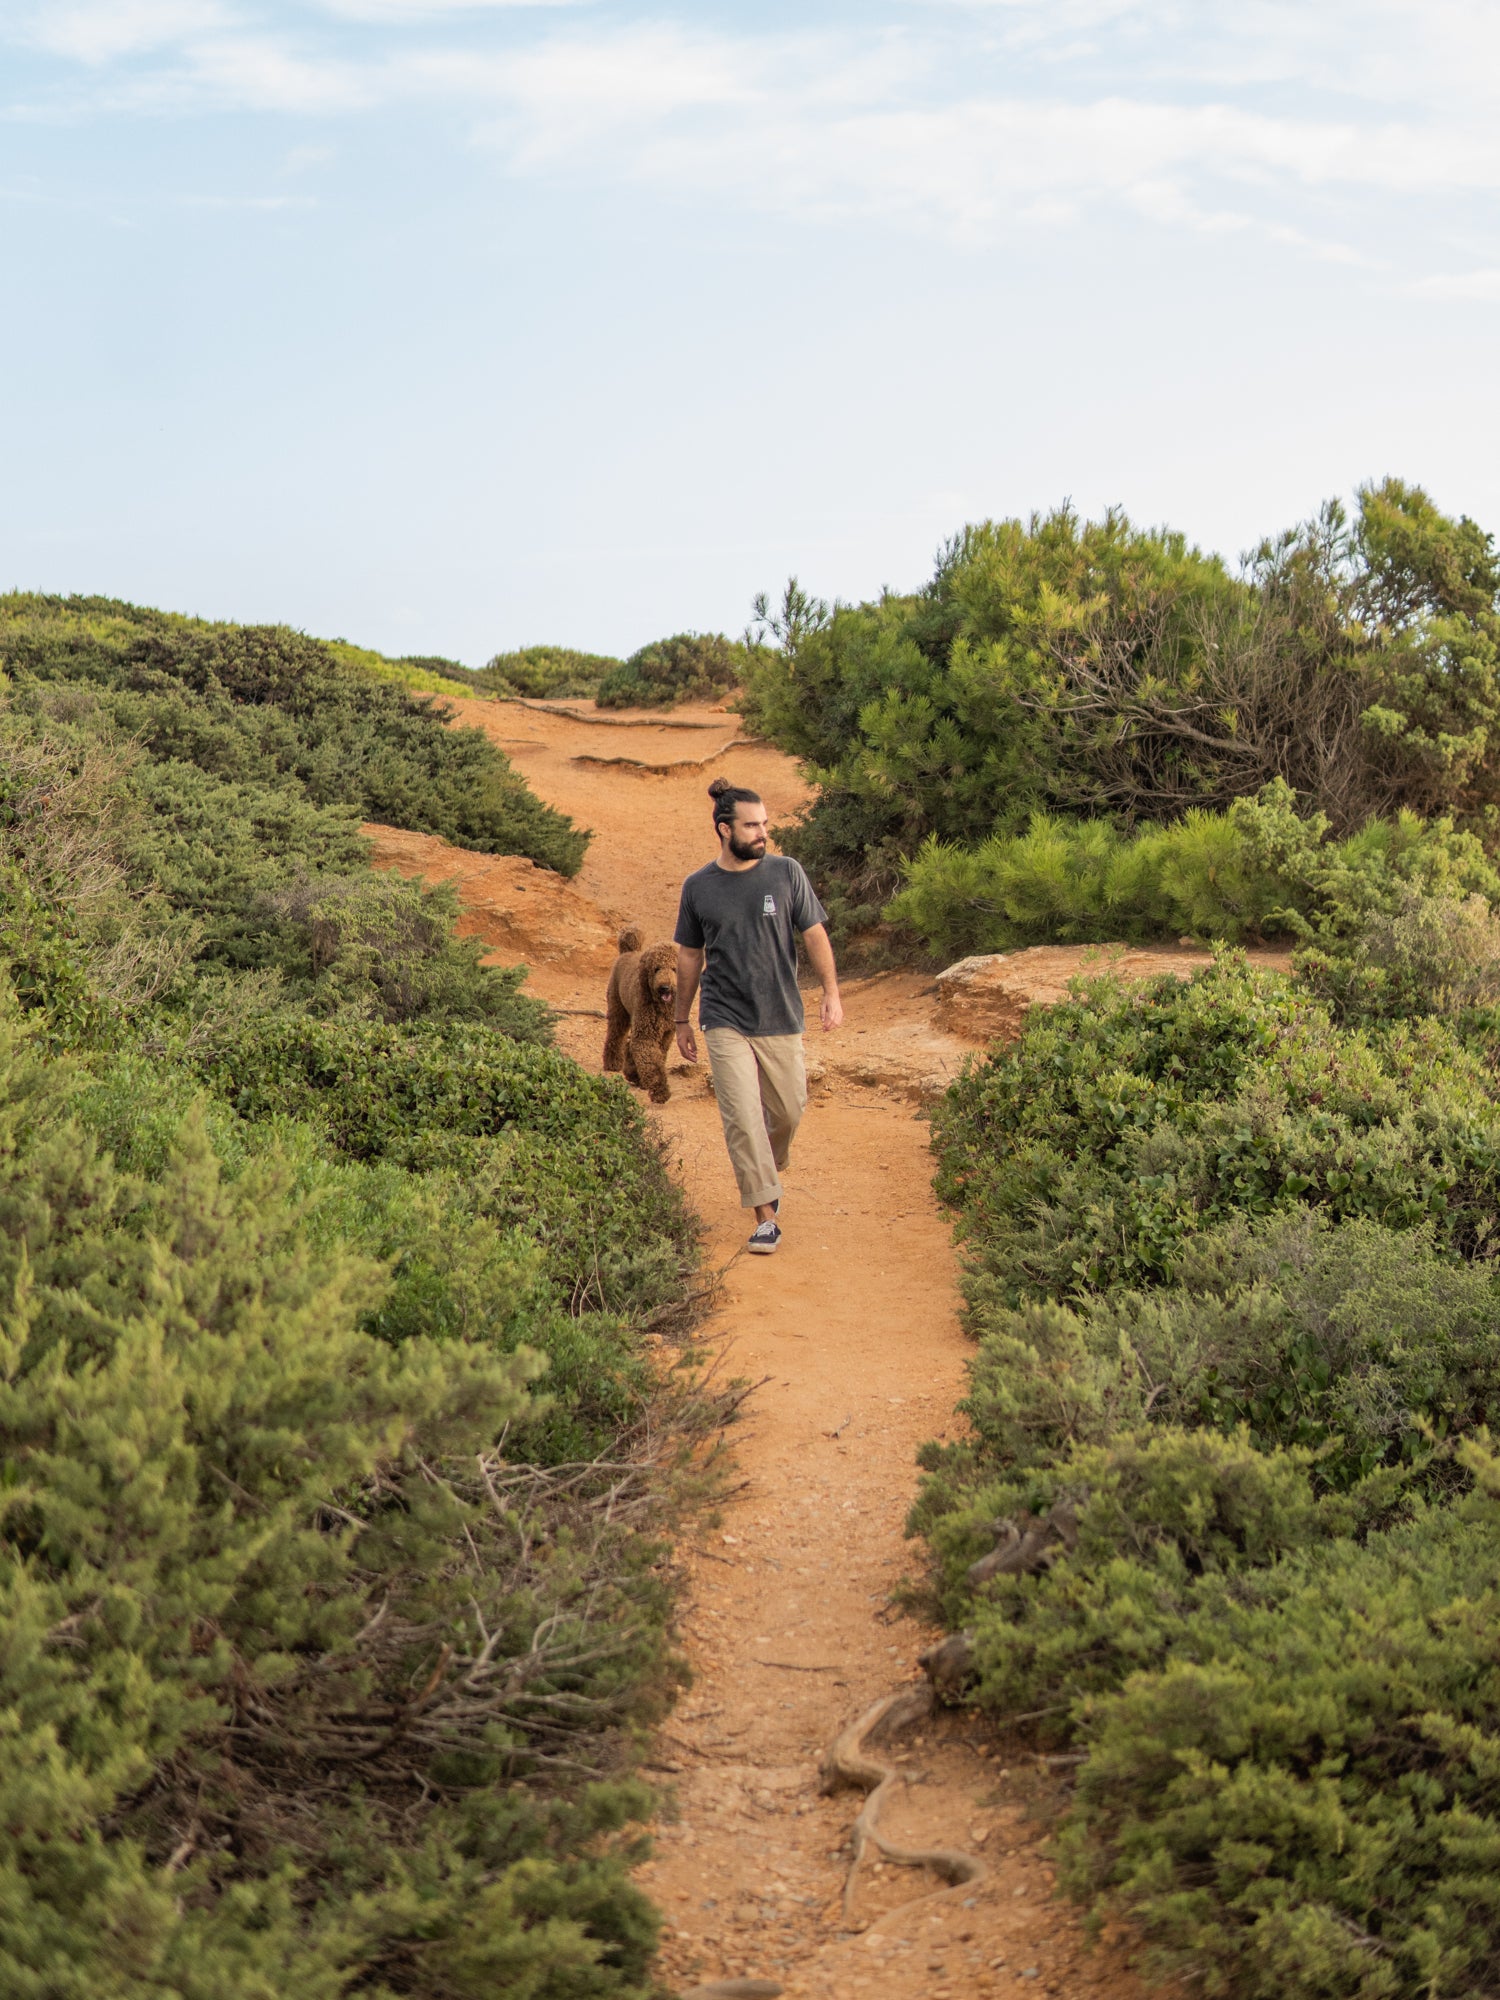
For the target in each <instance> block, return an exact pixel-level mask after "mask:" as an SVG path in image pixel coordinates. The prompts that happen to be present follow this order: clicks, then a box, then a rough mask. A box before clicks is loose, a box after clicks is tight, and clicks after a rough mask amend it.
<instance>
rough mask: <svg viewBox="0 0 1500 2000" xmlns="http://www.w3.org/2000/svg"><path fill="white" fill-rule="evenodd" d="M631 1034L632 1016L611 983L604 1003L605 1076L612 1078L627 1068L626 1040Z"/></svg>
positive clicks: (612, 982)
mask: <svg viewBox="0 0 1500 2000" xmlns="http://www.w3.org/2000/svg"><path fill="white" fill-rule="evenodd" d="M629 1033H630V1016H629V1015H628V1014H627V1013H626V1012H625V1008H624V1005H623V1003H622V1002H621V999H620V995H619V991H618V989H617V988H616V986H615V983H614V981H613V980H611V981H610V985H609V995H608V998H607V999H606V1000H605V1003H604V1074H605V1075H606V1076H611V1075H614V1074H616V1073H617V1072H618V1071H620V1070H622V1069H623V1068H624V1067H625V1038H626V1036H627V1035H628V1034H629Z"/></svg>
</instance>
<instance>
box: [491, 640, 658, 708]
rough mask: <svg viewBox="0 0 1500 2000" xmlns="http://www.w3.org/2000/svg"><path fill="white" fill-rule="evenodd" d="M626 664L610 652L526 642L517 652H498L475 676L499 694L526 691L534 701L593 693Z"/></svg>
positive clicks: (494, 692)
mask: <svg viewBox="0 0 1500 2000" xmlns="http://www.w3.org/2000/svg"><path fill="white" fill-rule="evenodd" d="M621 665H623V662H622V661H620V660H617V659H616V658H615V657H614V656H613V654H610V653H579V652H575V651H574V650H573V648H572V647H571V646H523V647H522V648H521V649H520V650H519V651H518V652H514V653H496V654H495V656H494V658H493V659H492V660H489V661H487V662H486V663H485V665H484V666H482V667H481V668H480V669H479V671H478V673H476V674H475V676H474V679H475V681H476V682H477V683H478V685H479V686H480V687H481V688H484V689H487V690H488V691H489V692H490V693H492V694H498V695H524V696H526V697H528V698H529V699H531V700H533V701H550V700H556V699H558V698H560V697H562V696H566V695H575V696H592V695H593V693H594V690H595V689H596V688H597V687H598V685H599V682H600V680H601V679H602V678H603V677H604V675H605V674H607V673H612V672H613V671H615V670H616V669H617V668H619V667H620V666H621Z"/></svg>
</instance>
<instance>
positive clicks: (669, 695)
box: [594, 632, 756, 708]
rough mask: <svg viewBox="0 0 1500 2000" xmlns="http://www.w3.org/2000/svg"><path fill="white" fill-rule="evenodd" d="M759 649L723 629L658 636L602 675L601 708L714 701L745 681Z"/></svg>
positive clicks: (597, 696)
mask: <svg viewBox="0 0 1500 2000" xmlns="http://www.w3.org/2000/svg"><path fill="white" fill-rule="evenodd" d="M755 657H756V649H755V648H754V647H750V646H745V645H742V644H740V643H739V642H738V641H736V640H734V639H726V638H725V637H724V635H723V633H721V632H678V633H676V634H675V635H674V636H673V637H672V638H670V639H654V640H653V641H652V642H651V644H650V645H649V646H642V647H641V648H640V650H639V651H638V652H634V653H632V654H631V656H630V658H629V659H628V660H624V661H622V662H621V663H620V664H619V665H618V666H614V667H611V668H610V670H609V672H608V673H606V674H605V675H604V676H603V677H602V678H601V680H600V682H599V686H598V690H597V693H596V694H595V697H594V698H595V700H596V701H597V702H598V704H599V706H600V707H601V708H670V707H671V706H672V705H673V704H674V703H676V702H679V701H712V700H714V699H716V698H717V697H718V696H721V695H725V694H728V693H729V692H730V691H731V690H732V689H734V688H737V687H739V686H740V684H741V683H742V682H743V681H744V679H745V676H746V674H747V673H748V671H749V669H750V667H751V666H752V664H753V663H754V660H755Z"/></svg>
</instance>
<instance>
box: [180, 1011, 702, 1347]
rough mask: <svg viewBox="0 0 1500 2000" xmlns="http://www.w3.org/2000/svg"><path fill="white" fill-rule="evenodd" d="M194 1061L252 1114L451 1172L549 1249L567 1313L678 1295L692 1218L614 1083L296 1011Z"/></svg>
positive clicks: (506, 1224) (419, 1031) (538, 1054)
mask: <svg viewBox="0 0 1500 2000" xmlns="http://www.w3.org/2000/svg"><path fill="white" fill-rule="evenodd" d="M194 1060H195V1061H196V1062H197V1063H198V1064H199V1065H200V1068H201V1071H202V1074H203V1075H204V1077H205V1080H206V1081H208V1082H209V1083H210V1084H211V1085H212V1087H213V1088H214V1089H215V1090H216V1091H217V1092H218V1093H219V1094H221V1095H222V1096H223V1097H224V1098H225V1099H226V1100H227V1101H228V1102H230V1103H231V1104H232V1105H233V1106H234V1107H235V1109H236V1110H237V1111H238V1112H239V1114H240V1115H241V1116H242V1117H244V1118H248V1119H250V1120H252V1121H262V1120H267V1119H276V1118H293V1119H302V1118H309V1117H312V1118H316V1119H317V1120H318V1121H319V1122H320V1124H321V1126H322V1128H323V1129H324V1130H325V1131H326V1132H327V1134H328V1136H329V1138H330V1139H331V1141H332V1142H333V1144H334V1145H336V1146H337V1147H338V1148H339V1150H340V1151H341V1152H343V1153H345V1154H347V1155H348V1156H350V1157H351V1158H353V1159H356V1160H382V1159H384V1160H391V1161H393V1162H396V1163H398V1164H400V1165H401V1166H403V1167H406V1168H408V1169H410V1170H411V1171H412V1172H415V1173H421V1174H426V1173H434V1172H436V1173H441V1174H445V1175H451V1176H453V1177H454V1178H455V1180H456V1181H457V1182H458V1183H459V1184H461V1185H462V1186H463V1188H464V1189H465V1201H464V1205H465V1207H466V1208H467V1209H468V1210H469V1211H470V1212H472V1213H473V1214H474V1215H476V1216H479V1217H481V1218H483V1219H485V1221H486V1222H487V1223H488V1224H490V1225H491V1226H493V1225H496V1224H498V1225H499V1226H501V1227H503V1228H507V1229H512V1230H519V1231H521V1232H522V1233H523V1234H524V1235H525V1236H526V1237H527V1238H528V1239H529V1240H530V1241H532V1242H533V1243H535V1244H536V1245H537V1246H538V1248H539V1250H540V1252H541V1256H542V1263H543V1268H544V1269H545V1271H546V1273H547V1275H548V1277H549V1278H550V1280H551V1281H552V1283H553V1285H554V1286H555V1287H556V1290H557V1294H558V1297H559V1299H560V1300H561V1302H562V1303H563V1304H564V1305H565V1306H566V1308H567V1309H568V1310H569V1311H570V1312H573V1313H579V1312H586V1311H594V1312H597V1311H603V1312H618V1313H627V1314H632V1315H641V1314H645V1313H649V1312H652V1311H655V1310H657V1309H658V1308H660V1307H662V1306H664V1305H666V1304H668V1303H670V1302H671V1301H672V1300H674V1299H676V1298H679V1297H680V1296H681V1293H682V1289H683V1280H684V1274H685V1272H686V1270H687V1269H688V1267H689V1266H690V1264H691V1261H692V1259H693V1257H694V1255H695V1247H696V1239H695V1232H694V1228H693V1225H692V1222H691V1218H690V1216H689V1213H688V1210H687V1208H686V1205H685V1203H684V1201H683V1198H682V1194H681V1192H680V1190H679V1189H678V1187H677V1186H676V1184H675V1182H673V1180H672V1179H671V1177H670V1175H669V1174H668V1172H667V1169H666V1165H665V1162H664V1159H663V1156H662V1152H661V1149H660V1147H659V1145H658V1144H657V1143H656V1142H655V1141H654V1140H653V1139H652V1137H651V1134H650V1131H649V1128H648V1127H647V1125H646V1121H645V1118H644V1116H643V1114H642V1113H641V1111H640V1109H639V1107H638V1106H637V1105H636V1103H635V1102H634V1100H633V1099H632V1098H631V1096H630V1094H629V1092H628V1091H627V1090H626V1089H625V1087H624V1086H623V1085H622V1084H621V1083H619V1082H618V1081H617V1080H615V1079H612V1078H606V1077H595V1076H590V1075H589V1074H588V1073H587V1072H585V1071H584V1070H582V1069H580V1068H579V1066H578V1065H577V1064H576V1063H574V1062H573V1061H571V1060H570V1058H568V1057H566V1056H562V1055H558V1054H556V1053H554V1052H553V1051H551V1050H550V1049H546V1048H541V1047H535V1046H525V1045H522V1044H520V1043H517V1042H514V1041H512V1040H510V1039H509V1038H508V1037H506V1036H503V1035H500V1034H496V1033H494V1032H492V1031H490V1030H487V1029H484V1028H482V1027H477V1026H476V1027H461V1026H447V1025H443V1024H440V1023H425V1022H420V1021H417V1022H412V1023H410V1024H408V1025H406V1026H404V1027H390V1026H384V1025H380V1024H376V1023H372V1022H360V1021H349V1020H340V1021H337V1022H333V1021H328V1022H322V1021H314V1020H308V1019H306V1018H302V1017H298V1016H295V1015H293V1016H287V1015H283V1014H271V1015H268V1016H262V1017H259V1018H251V1019H248V1020H242V1021H238V1022H236V1023H233V1024H232V1025H231V1026H230V1027H229V1028H228V1030H227V1032H221V1033H220V1034H219V1035H217V1036H211V1037H209V1038H207V1039H205V1040H204V1041H203V1042H202V1043H200V1045H199V1047H198V1049H197V1050H196V1051H195V1054H194Z"/></svg>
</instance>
